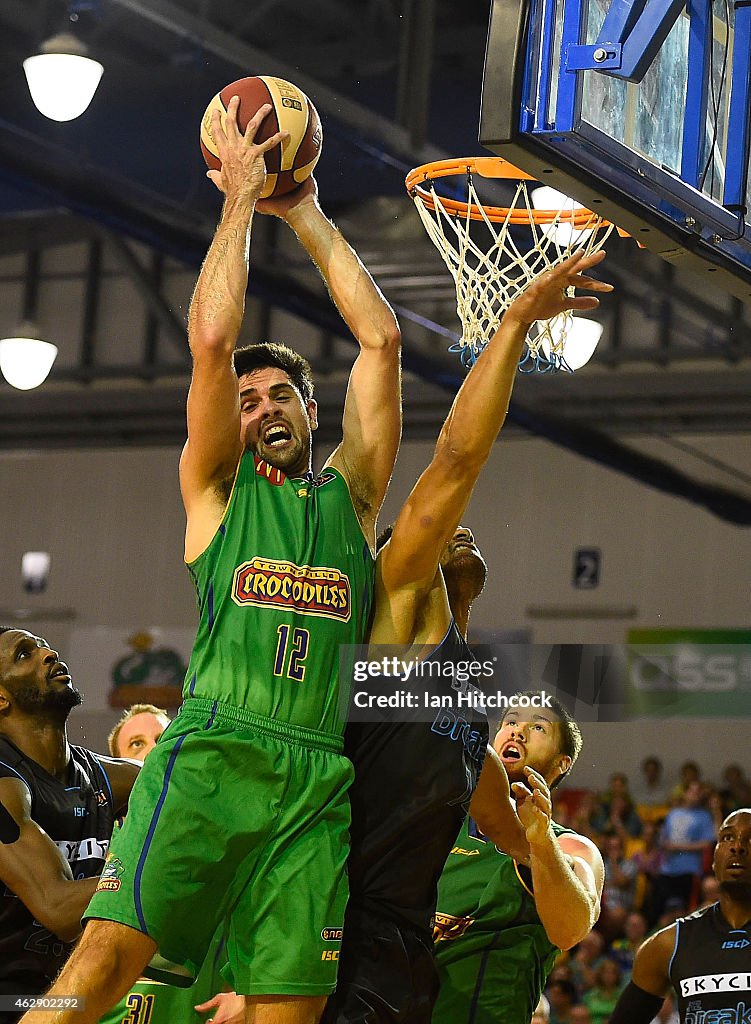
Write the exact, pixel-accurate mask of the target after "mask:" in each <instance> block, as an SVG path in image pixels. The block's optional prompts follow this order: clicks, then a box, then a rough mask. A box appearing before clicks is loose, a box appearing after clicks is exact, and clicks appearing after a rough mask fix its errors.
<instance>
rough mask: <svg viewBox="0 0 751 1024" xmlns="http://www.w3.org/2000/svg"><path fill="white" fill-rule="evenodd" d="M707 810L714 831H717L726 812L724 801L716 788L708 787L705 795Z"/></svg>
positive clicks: (726, 814)
mask: <svg viewBox="0 0 751 1024" xmlns="http://www.w3.org/2000/svg"><path fill="white" fill-rule="evenodd" d="M706 805H707V810H708V811H709V813H710V815H711V816H712V821H713V823H714V828H715V832H719V830H720V825H722V823H723V821H724V820H725V818H726V817H727V816H728V812H727V811H726V810H725V802H724V801H723V799H722V796H721V795H720V791H719V790H718V789H710V790H709V792H708V793H707V795H706Z"/></svg>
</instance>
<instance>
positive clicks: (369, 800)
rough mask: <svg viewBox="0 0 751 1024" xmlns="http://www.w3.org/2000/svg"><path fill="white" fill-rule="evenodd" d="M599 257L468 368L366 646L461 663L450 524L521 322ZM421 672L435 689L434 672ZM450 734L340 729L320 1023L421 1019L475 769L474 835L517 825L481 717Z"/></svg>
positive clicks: (513, 359) (475, 587) (554, 307)
mask: <svg viewBox="0 0 751 1024" xmlns="http://www.w3.org/2000/svg"><path fill="white" fill-rule="evenodd" d="M603 255H604V254H598V255H594V256H584V254H583V253H581V252H580V253H577V254H575V255H574V256H573V257H571V258H570V259H568V260H566V261H565V262H563V263H561V264H560V265H559V266H558V267H556V268H555V269H554V270H552V271H549V272H548V273H546V274H544V275H542V276H541V277H540V278H538V279H537V280H536V281H535V282H534V283H533V284H532V285H530V287H529V288H528V289H527V290H526V291H525V292H524V293H523V294H522V295H521V296H519V297H518V298H517V299H516V300H515V301H514V302H513V303H512V305H511V306H510V308H509V309H508V311H507V312H506V314H505V316H504V318H503V322H502V324H501V326H500V328H499V329H498V331H497V332H496V334H495V335H494V337H493V338H492V339H491V341H490V343H489V344H488V346H487V348H486V349H485V351H484V352H483V353H482V355H481V356H480V358H479V359H478V360H477V362H476V364H475V365H474V366H473V367H472V370H471V371H470V373H469V375H468V376H467V379H466V380H465V381H464V383H463V385H462V387H461V389H460V390H459V393H458V394H457V396H456V399H455V401H454V404H453V406H452V408H451V412H450V413H449V416H448V419H447V420H446V423H445V424H444V426H443V429H442V430H441V434H440V436H439V438H438V443H437V445H436V450H435V454H434V456H433V460H432V462H431V463H430V465H429V466H428V468H427V469H426V470H425V472H424V473H423V475H422V476H421V477H420V479H419V480H418V482H417V484H416V485H415V487H414V488H413V490H412V493H411V494H410V496H409V498H408V499H407V502H406V504H405V505H404V507H403V508H402V510H401V512H400V513H399V516H398V517H397V520H396V523H395V525H394V528H393V532H392V533H391V534H390V537H387V538H386V541H385V544H384V546H383V547H382V549H381V550H380V553H379V555H378V559H377V562H376V589H375V608H374V615H373V623H372V627H371V633H370V638H369V639H370V643H371V645H377V644H399V645H406V646H407V647H409V646H410V645H414V646H415V648H416V649H417V650H418V651H419V652H420V653H419V654H418V655H417V656H418V657H421V658H423V659H425V658H428V659H431V660H441V661H444V660H449V661H450V660H454V661H465V662H466V661H471V660H472V656H471V653H470V652H469V649H468V648H467V646H466V643H465V640H464V638H465V637H466V632H467V623H468V619H469V612H470V607H471V605H472V602H473V600H474V599H475V598H476V597H477V596H478V594H479V593H480V591H481V590H482V587H483V585H484V582H485V573H486V566H485V562H484V560H483V559H482V556H481V555H480V552H479V550H478V548H477V546H476V545H475V543H474V538H473V536H472V534H471V533H470V531H469V530H467V529H463V528H458V529H457V526H458V523H459V520H460V518H461V517H462V515H463V513H464V511H465V509H466V507H467V504H468V502H469V498H470V496H471V494H472V489H473V487H474V485H475V483H476V481H477V478H478V476H479V473H480V470H481V469H482V466H483V464H484V463H485V461H486V459H487V457H488V455H489V454H490V449H491V447H492V445H493V443H494V442H495V439H496V437H497V435H498V432H499V430H500V429H501V426H502V424H503V421H504V419H505V415H506V409H507V407H508V402H509V398H510V395H511V389H512V385H513V381H514V378H515V374H516V368H517V365H518V362H519V358H520V355H521V352H522V347H523V344H524V339H525V337H526V335H527V332H528V330H529V328H530V327H531V325H532V323H533V322H534V321H535V320H538V319H548V318H549V317H552V316H555V315H557V314H558V313H560V312H561V311H562V310H564V309H592V308H594V307H595V306H597V304H598V302H597V299H596V298H594V297H587V298H572V297H570V296H569V290H573V288H574V287H579V288H587V289H589V290H593V291H609V290H610V288H611V286H610V285H607V284H604V283H602V282H599V281H595V280H593V279H592V278H589V277H586V276H583V275H584V274H585V273H586V271H587V270H589V268H591V267H594V266H596V265H597V264H598V263H599V262H600V260H601V259H602V257H603ZM426 652H427V653H426ZM425 679H426V675H424V674H423V675H421V685H422V684H423V683H424V682H425ZM427 679H428V681H429V683H430V684H431V685H433V686H435V687H439V686H440V683H441V679H440V678H436V677H435V676H434V675H432V674H431V675H427ZM443 685H444V686H446V685H447V683H446V680H445V677H444V680H443ZM452 736H453V733H452V734H451V735H445V734H442V733H440V732H438V731H436V730H434V729H433V728H432V727H431V725H430V724H429V723H423V722H416V721H412V722H410V721H402V722H398V723H395V722H393V721H390V722H369V723H363V724H354V723H350V725H349V726H348V727H347V731H346V734H345V752H346V753H347V754H348V756H349V757H350V758H351V759H352V761H353V762H354V765H355V782H354V784H353V786H352V789H351V791H350V797H351V804H352V828H351V837H352V846H351V854H350V858H349V881H350V900H349V904H348V907H347V913H346V918H345V925H344V938H343V944H342V949H341V954H340V961H339V979H338V982H337V990H336V993H335V994H334V995H333V996H331V997H330V999H329V1003H328V1005H327V1007H326V1011H325V1013H324V1018H323V1020H324V1021H325V1022H327V1024H334V1022H336V1024H345V1022H346V1024H355V1022H357V1024H376V1022H377V1024H382V1022H387V1021H389V1022H402V1021H404V1022H407V1021H408V1022H409V1024H427V1022H428V1021H429V1020H430V1016H431V1011H432V1006H433V1003H434V1001H435V998H436V993H437V981H436V971H435V965H434V960H433V949H432V916H433V914H434V912H435V903H436V890H437V884H438V878H439V876H440V873H441V869H442V868H443V864H444V862H445V860H446V857H447V856H448V854H449V852H450V850H451V847H452V845H453V843H454V840H455V839H456V836H457V834H458V832H459V829H460V827H461V824H462V821H463V819H464V815H465V813H466V809H467V806H468V802H469V800H470V798H471V797H472V794H473V790H474V789H475V787H476V785H477V783H478V779H479V778H480V775H481V773H482V776H483V778H484V780H485V782H484V785H483V787H482V788H483V792H484V793H485V796H487V792H486V791H488V790H489V791H490V792H491V794H496V793H497V794H498V798H497V799H496V800H493V799H490V800H488V799H483V801H482V804H481V805H480V806H478V807H477V808H475V805H474V804H473V806H472V810H473V815H474V816H475V817H476V818H477V819H478V820H479V823H480V824H481V827H482V829H483V832H485V834H487V835H488V836H490V837H491V838H492V839H493V840H494V841H496V842H501V841H502V839H503V837H504V836H508V835H509V833H510V832H511V831H512V830H513V826H514V823H515V826H516V829H518V828H519V822H518V819H516V818H515V815H514V813H513V810H512V807H511V802H510V800H509V799H508V792H509V790H508V780H507V778H506V774H505V771H504V769H503V766H502V765H501V763H500V761H499V759H498V758H497V756H496V755H495V752H494V751H492V750H490V751H488V747H487V739H488V732H487V722H486V721H484V720H483V717H482V716H481V715H480V714H478V713H477V712H475V714H474V717H471V718H470V720H468V721H467V723H466V727H465V728H463V729H462V730H459V731H457V736H458V738H457V739H453V738H452ZM486 751H488V755H487V756H486ZM483 760H485V764H484V765H483ZM507 812H508V813H507ZM512 819H513V820H512ZM514 831H515V830H514ZM509 852H513V850H511V851H509Z"/></svg>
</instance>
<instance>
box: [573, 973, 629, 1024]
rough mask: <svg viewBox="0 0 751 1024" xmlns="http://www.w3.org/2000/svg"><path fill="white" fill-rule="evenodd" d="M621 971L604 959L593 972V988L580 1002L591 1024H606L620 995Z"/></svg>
mask: <svg viewBox="0 0 751 1024" xmlns="http://www.w3.org/2000/svg"><path fill="white" fill-rule="evenodd" d="M621 990H622V985H621V969H620V967H619V966H618V964H617V963H616V962H615V960H613V959H611V958H610V957H606V958H605V959H604V960H603V961H602V963H601V964H600V966H599V967H598V968H597V971H596V972H595V984H594V988H591V989H590V990H589V992H585V993H584V996H583V998H582V1002H583V1003H584V1005H585V1006H586V1007H587V1009H588V1010H589V1012H590V1013H591V1015H592V1024H606V1022H607V1020H608V1018H609V1017H610V1014H611V1013H612V1012H613V1010H614V1009H615V1004H616V1003H617V1002H618V996H619V995H620V994H621Z"/></svg>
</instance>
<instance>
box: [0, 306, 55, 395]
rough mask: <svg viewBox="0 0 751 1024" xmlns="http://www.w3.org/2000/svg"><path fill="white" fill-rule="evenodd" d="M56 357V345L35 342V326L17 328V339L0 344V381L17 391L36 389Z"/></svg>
mask: <svg viewBox="0 0 751 1024" xmlns="http://www.w3.org/2000/svg"><path fill="white" fill-rule="evenodd" d="M56 356H57V345H53V344H52V342H50V341H42V340H41V338H39V328H38V327H36V325H35V324H32V323H29V322H28V321H27V322H26V323H23V324H21V326H20V327H19V328H18V336H17V337H15V338H3V339H2V341H0V370H2V374H3V377H5V379H6V380H7V382H8V383H9V384H10V385H11V386H12V387H14V388H18V390H19V391H31V390H32V388H38V387H39V385H40V384H43V383H44V381H45V380H46V379H47V377H48V376H49V372H50V370H51V369H52V364H53V363H54V361H55V357H56Z"/></svg>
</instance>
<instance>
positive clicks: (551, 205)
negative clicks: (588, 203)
mask: <svg viewBox="0 0 751 1024" xmlns="http://www.w3.org/2000/svg"><path fill="white" fill-rule="evenodd" d="M531 198H532V206H534V208H535V209H536V210H560V211H561V219H560V220H559V221H558V223H557V224H541V225H540V230H541V231H542V233H543V235H545V237H546V238H551V237H552V239H553V241H554V242H555V243H556V245H558V246H560V248H561V249H567V248H568V247H569V246H571V245H575V244H576V243H577V242H586V240H587V239H588V238H589V236H590V235H591V234H592V231H593V230H594V229H593V228H581V229H579V230H577V229H576V228H575V227H574V226H573V225H572V224H570V223H567V222H566V215H567V213H568V214H570V212H571V211H572V210H583V209H584V204H583V203H577V201H576V200H575V199H571V198H570V197H569V196H567V195H564V194H563V192H559V191H558V189H555V188H551V186H550V185H541V186H540V188H535V189H533V190H532V197H531Z"/></svg>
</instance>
